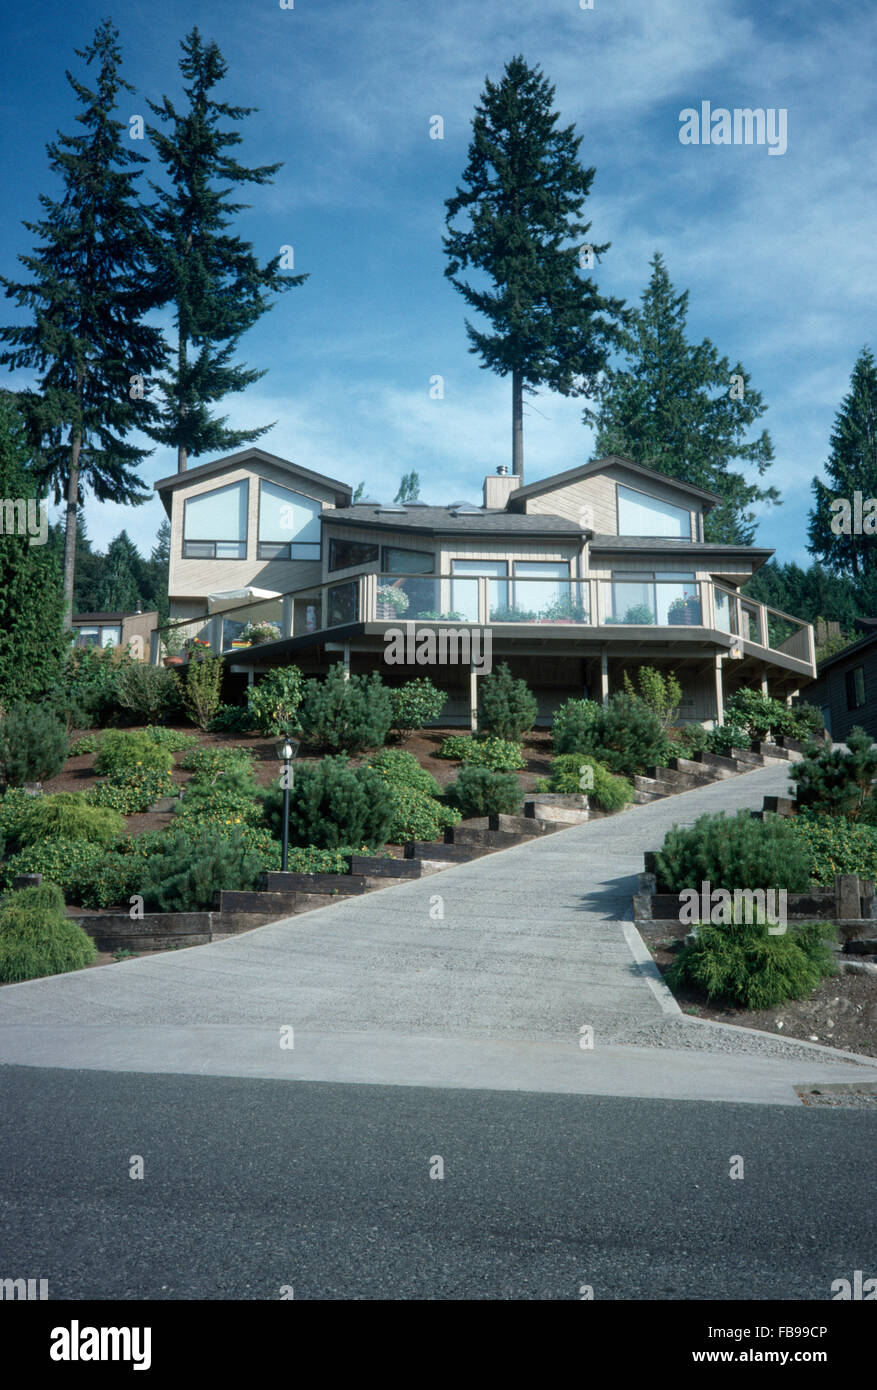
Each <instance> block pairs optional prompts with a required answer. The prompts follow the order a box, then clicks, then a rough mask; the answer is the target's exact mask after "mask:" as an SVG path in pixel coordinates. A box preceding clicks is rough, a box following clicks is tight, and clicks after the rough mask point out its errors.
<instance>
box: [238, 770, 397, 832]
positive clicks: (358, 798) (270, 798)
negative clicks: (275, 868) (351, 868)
mask: <svg viewBox="0 0 877 1390" xmlns="http://www.w3.org/2000/svg"><path fill="white" fill-rule="evenodd" d="M289 803H290V811H289V842H290V844H295V845H313V846H315V847H316V848H317V849H339V848H340V847H341V846H343V845H368V846H369V847H370V848H373V849H375V848H377V847H378V846H380V845H383V844H385V843H386V839H387V835H388V834H389V830H390V825H391V824H392V820H393V789H392V787H391V786H390V784H389V783H388V782H387V781H385V779H384V778H383V777H382V776H381V775H380V773H379V772H376V771H375V769H374V768H372V767H360V768H356V769H354V768H352V767H351V766H350V764H349V763H348V761H347V759H346V758H345V757H344V756H343V755H341V756H338V757H328V758H323V759H322V761H321V762H319V763H310V764H305V765H304V766H303V767H300V768H296V770H295V777H294V782H293V786H292V787H291V789H290V796H289ZM264 805H265V815H266V820H267V823H268V825H269V827H270V828H271V830H272V831H273V833H274V834H275V836H276V837H277V838H279V837H280V834H281V813H282V807H283V793H282V791H281V789H280V787H279V786H276V785H275V786H274V787H272V788H271V789H270V790H269V791H268V792H267V793H266V794H265V798H264Z"/></svg>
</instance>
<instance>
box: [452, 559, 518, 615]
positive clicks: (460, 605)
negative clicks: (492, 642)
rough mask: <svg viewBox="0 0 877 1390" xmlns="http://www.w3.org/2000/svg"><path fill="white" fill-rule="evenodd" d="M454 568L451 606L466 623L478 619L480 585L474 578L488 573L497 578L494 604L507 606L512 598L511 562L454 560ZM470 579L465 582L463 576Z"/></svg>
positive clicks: (492, 592) (493, 598)
mask: <svg viewBox="0 0 877 1390" xmlns="http://www.w3.org/2000/svg"><path fill="white" fill-rule="evenodd" d="M451 569H452V571H453V574H454V578H453V579H452V580H451V608H452V610H453V611H454V612H456V613H459V614H460V615H461V619H462V621H463V622H466V623H477V622H478V585H477V584H473V583H472V582H471V581H472V579H475V578H483V577H486V578H488V579H493V580H495V581H496V582H495V583H493V584H491V586H490V591H491V604H492V606H493V607H495V608H507V607H508V602H509V586H508V580H507V576H508V565H507V564H506V561H505V560H452V561H451ZM466 578H467V579H468V582H464V579H466Z"/></svg>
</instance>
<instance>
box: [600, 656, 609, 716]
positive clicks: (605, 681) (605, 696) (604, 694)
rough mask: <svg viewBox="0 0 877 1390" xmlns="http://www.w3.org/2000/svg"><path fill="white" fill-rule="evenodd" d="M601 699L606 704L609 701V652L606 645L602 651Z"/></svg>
mask: <svg viewBox="0 0 877 1390" xmlns="http://www.w3.org/2000/svg"><path fill="white" fill-rule="evenodd" d="M600 699H601V700H602V701H603V704H604V705H608V703H609V652H608V649H607V648H606V647H603V648H602V649H601V651H600Z"/></svg>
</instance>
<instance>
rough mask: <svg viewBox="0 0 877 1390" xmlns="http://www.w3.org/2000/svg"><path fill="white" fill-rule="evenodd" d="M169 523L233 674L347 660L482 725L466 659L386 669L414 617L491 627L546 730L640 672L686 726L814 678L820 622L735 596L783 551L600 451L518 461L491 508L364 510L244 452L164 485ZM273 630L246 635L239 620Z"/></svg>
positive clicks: (344, 492) (208, 628) (192, 591)
mask: <svg viewBox="0 0 877 1390" xmlns="http://www.w3.org/2000/svg"><path fill="white" fill-rule="evenodd" d="M155 486H156V490H157V491H158V492H159V494H160V496H161V498H162V501H163V503H164V506H165V509H166V510H167V513H168V516H169V517H170V519H171V559H170V577H169V597H170V614H171V619H172V620H177V621H179V620H182V619H185V620H186V625H185V628H184V629H181V630H180V632H179V633H178V634H177V635H178V636H179V635H181V634H182V633H183V632H184V633H185V635H190V636H194V635H197V636H201V637H204V638H206V639H207V640H208V641H209V642H210V644H211V646H212V647H213V648H214V649H215V650H217V651H222V652H223V653H224V654H225V655H226V660H227V663H228V665H229V667H230V669H231V670H232V671H233V672H238V673H241V674H246V675H247V677H248V679H250V680H252V679H253V676H254V674H255V673H257V672H259V671H263V670H266V669H268V668H269V667H270V666H272V665H276V664H279V663H281V664H282V663H287V662H291V661H292V662H295V663H296V664H297V665H299V666H301V667H302V669H303V670H306V671H308V672H315V673H317V672H320V671H325V670H327V669H328V666H329V664H330V663H331V662H332V661H335V660H338V659H339V657H340V659H342V660H343V661H344V663H345V666H346V667H347V668H348V669H351V670H353V671H354V672H363V671H369V670H373V669H378V670H380V671H381V672H382V674H383V675H384V676H385V677H386V678H387V679H388V680H389V681H391V682H395V681H402V680H409V679H412V678H414V677H417V676H423V675H425V674H429V676H430V678H431V679H432V680H434V681H435V682H436V684H438V685H441V686H443V687H444V688H446V689H447V690H448V694H449V702H448V705H447V707H446V710H445V712H444V714H443V716H442V722H443V723H459V724H469V723H471V721H472V718H473V710H474V701H475V698H476V684H475V679H474V677H473V676H472V673H471V672H470V667H469V665H468V664H467V665H465V666H460V665H455V664H452V663H451V662H447V661H446V662H444V663H442V664H441V665H438V666H430V667H429V669H428V671H427V669H425V667H424V666H423V665H417V664H413V665H409V666H401V665H392V666H391V665H387V664H385V662H384V653H385V649H386V642H387V633H388V630H390V629H398V628H399V625H400V623H407V622H413V623H414V624H415V625H416V629H417V631H418V632H420V631H421V629H423V628H424V627H427V628H428V627H429V626H430V625H436V626H438V625H440V626H441V629H442V631H444V632H446V633H448V632H450V633H451V634H455V635H457V636H466V634H467V633H471V631H472V628H473V625H474V627H475V628H477V629H487V628H489V629H490V631H491V634H492V659H493V663H494V665H496V664H497V663H498V662H500V661H507V662H508V663H509V665H510V666H511V668H512V670H513V671H514V672H515V673H516V674H519V675H522V676H524V677H525V678H526V679H527V681H528V683H529V684H530V685H531V687H532V688H533V690H534V691H535V693H536V695H537V697H538V700H539V713H540V722H541V723H547V722H549V721H550V719H551V716H552V713H553V711H554V710H555V709H556V708H557V706H558V705H559V704H560V703H562V702H563V701H564V700H566V699H568V698H569V697H570V696H582V695H589V696H590V697H592V698H595V699H604V700H605V699H606V698H607V697H608V694H609V693H610V691H614V690H616V689H619V688H620V687H621V685H622V682H623V676H624V673H625V672H627V671H631V672H632V671H634V670H635V668H636V667H637V666H640V665H644V664H647V665H653V666H658V667H661V668H663V669H672V670H674V671H675V672H676V673H677V675H678V677H679V679H680V681H681V682H682V687H683V703H682V708H681V711H680V717H681V718H682V719H683V720H697V721H701V722H704V723H709V722H712V721H714V720H716V719H719V720H720V719H721V718H722V716H723V707H724V701H725V700H726V699H727V697H728V695H729V694H730V693H731V692H732V691H733V690H734V689H736V688H737V687H738V686H740V685H760V686H761V687H762V688H763V689H765V690H769V691H770V693H771V694H772V695H775V696H777V697H779V698H783V699H791V698H792V696H794V695H795V694H796V693H797V692H798V691H799V690H801V689H802V688H803V687H804V686H806V685H807V684H808V683H809V682H810V681H812V679H813V677H814V675H815V663H814V644H813V631H812V628H811V627H810V626H809V625H808V624H806V623H803V622H800V621H799V620H798V619H796V618H793V617H790V616H788V615H786V614H780V613H777V612H776V611H775V610H773V609H770V608H766V607H765V606H764V605H763V604H760V603H756V602H754V601H752V600H749V599H743V598H741V597H740V594H739V592H738V591H739V588H740V587H741V586H742V585H743V584H744V583H745V582H746V580H748V579H749V578H751V576H752V574H753V573H754V572H755V571H756V570H757V569H759V568H760V566H761V565H763V564H764V563H765V561H766V560H767V559H769V557H770V556H771V555H772V553H773V552H772V551H770V550H762V549H758V548H755V547H753V546H744V545H717V544H713V543H712V542H707V541H705V540H704V527H703V521H704V516H705V514H706V513H707V512H708V511H709V510H710V508H711V507H713V506H714V505H715V504H716V503H717V502H718V501H719V499H718V498H717V497H716V496H715V495H714V494H712V493H709V492H705V491H703V490H702V489H700V488H696V487H692V486H689V485H688V484H685V483H680V482H676V481H674V480H673V479H670V478H668V477H666V476H665V475H664V474H662V473H658V472H656V471H655V470H653V469H650V468H644V467H642V466H641V465H639V464H635V463H633V462H631V461H630V460H628V459H624V458H620V457H616V456H611V457H608V458H604V459H598V460H595V461H593V462H591V463H587V464H584V465H582V466H580V467H577V468H572V469H569V470H568V471H566V472H564V473H559V474H555V475H554V476H553V477H551V478H545V479H542V480H541V481H540V482H537V483H531V484H529V485H528V486H522V485H521V479H520V478H517V477H511V476H508V475H507V474H506V473H505V470H500V471H499V472H498V473H497V474H494V475H490V476H488V477H487V478H486V479H485V481H484V488H483V497H482V500H481V502H480V503H476V502H451V503H449V504H448V505H446V506H442V507H434V506H427V505H426V504H424V503H420V502H408V503H405V504H404V505H383V506H382V505H381V504H379V503H377V502H375V501H373V500H365V501H361V502H358V503H355V504H354V503H352V500H351V497H352V493H351V489H350V488H349V487H348V486H347V485H346V484H345V483H340V482H338V481H336V480H335V479H332V478H327V477H323V476H321V475H319V474H316V473H312V472H310V471H309V470H308V469H304V468H299V467H298V466H297V465H296V464H293V463H289V462H287V461H286V460H284V459H280V458H277V457H275V456H274V455H271V454H267V453H265V452H264V451H263V450H261V449H257V448H254V449H247V450H244V451H243V452H242V453H238V454H234V455H232V456H230V457H228V458H224V459H218V460H217V461H216V462H215V463H212V464H207V465H206V466H204V467H202V468H196V469H193V470H192V471H191V472H187V473H178V474H174V475H173V476H171V477H169V478H165V479H162V480H161V481H160V482H158V483H156V484H155ZM247 621H253V622H258V621H266V622H271V623H274V624H276V626H277V628H278V630H279V636H278V638H277V640H272V641H269V642H267V643H265V644H262V645H259V646H251V647H241V646H240V645H238V646H234V645H233V644H234V643H240V642H241V640H242V638H241V632H242V627H243V624H244V623H245V622H247Z"/></svg>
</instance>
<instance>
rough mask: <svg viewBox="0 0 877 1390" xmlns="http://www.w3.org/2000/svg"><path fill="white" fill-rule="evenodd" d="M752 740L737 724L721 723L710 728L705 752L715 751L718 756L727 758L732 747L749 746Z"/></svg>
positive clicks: (744, 747)
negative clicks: (717, 727) (716, 726)
mask: <svg viewBox="0 0 877 1390" xmlns="http://www.w3.org/2000/svg"><path fill="white" fill-rule="evenodd" d="M751 742H752V740H751V738H750V737H749V735H748V733H747V732H746V730H745V729H741V728H740V726H739V724H723V725H722V726H721V728H719V729H711V730H710V732H709V735H708V738H707V745H706V747H707V752H708V753H716V754H718V756H719V757H722V758H727V757H729V756H730V753H731V749H732V748H743V749H746V748H748V747H749V745H750V743H751Z"/></svg>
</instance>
